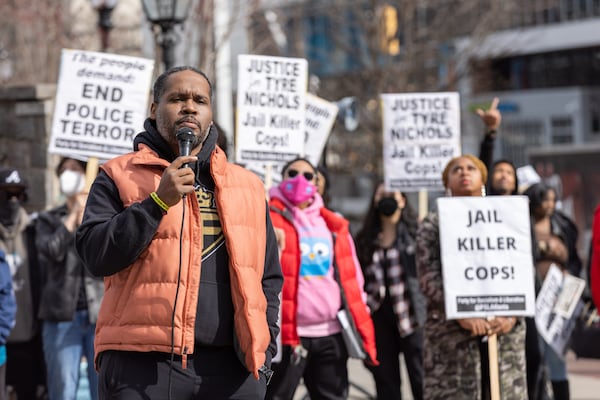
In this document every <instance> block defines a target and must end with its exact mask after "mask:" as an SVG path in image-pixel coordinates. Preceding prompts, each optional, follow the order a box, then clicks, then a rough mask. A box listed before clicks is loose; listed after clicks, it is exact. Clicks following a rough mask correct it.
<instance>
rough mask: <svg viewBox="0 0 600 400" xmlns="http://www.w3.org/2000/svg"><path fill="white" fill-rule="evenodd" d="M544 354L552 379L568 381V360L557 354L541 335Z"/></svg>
mask: <svg viewBox="0 0 600 400" xmlns="http://www.w3.org/2000/svg"><path fill="white" fill-rule="evenodd" d="M540 346H541V348H542V355H543V357H544V362H545V364H546V367H548V373H549V375H550V380H551V381H566V380H568V379H569V376H568V372H567V363H566V361H565V360H564V359H563V358H562V357H561V356H559V355H558V354H556V352H555V351H554V350H553V349H552V347H551V346H550V345H549V344H548V343H546V341H545V340H544V339H543V338H542V337H541V336H540Z"/></svg>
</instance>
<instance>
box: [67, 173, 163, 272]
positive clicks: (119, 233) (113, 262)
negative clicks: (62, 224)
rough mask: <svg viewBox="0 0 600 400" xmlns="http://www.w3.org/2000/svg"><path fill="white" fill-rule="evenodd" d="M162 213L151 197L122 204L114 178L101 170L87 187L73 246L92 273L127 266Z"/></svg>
mask: <svg viewBox="0 0 600 400" xmlns="http://www.w3.org/2000/svg"><path fill="white" fill-rule="evenodd" d="M162 217H163V213H162V211H161V209H160V207H159V206H158V205H157V204H156V203H155V202H154V200H152V199H151V198H150V197H148V198H147V199H145V200H143V201H141V202H139V203H135V204H132V205H131V206H129V207H127V208H125V207H124V206H123V203H122V202H121V198H120V197H119V191H118V188H117V187H116V185H115V183H114V182H113V180H112V179H111V178H110V177H109V176H108V175H107V174H106V173H105V172H104V171H101V172H100V174H98V176H97V177H96V180H95V181H94V184H93V185H92V188H91V190H90V194H89V196H88V200H87V204H86V206H85V213H84V216H83V222H82V224H81V226H80V227H79V228H78V229H77V232H76V234H75V247H76V249H77V253H78V254H79V257H80V258H81V259H82V260H83V262H84V264H85V265H86V268H87V269H88V270H89V271H90V273H91V274H92V275H94V276H109V275H112V274H114V273H116V272H119V271H121V270H123V269H125V268H127V267H128V266H129V265H130V264H131V263H132V262H133V261H135V259H137V258H138V256H139V255H140V254H141V253H142V251H144V249H145V248H146V247H147V246H148V245H149V244H150V242H151V241H152V237H153V236H154V234H155V233H156V230H157V229H158V225H159V224H160V221H161V219H162Z"/></svg>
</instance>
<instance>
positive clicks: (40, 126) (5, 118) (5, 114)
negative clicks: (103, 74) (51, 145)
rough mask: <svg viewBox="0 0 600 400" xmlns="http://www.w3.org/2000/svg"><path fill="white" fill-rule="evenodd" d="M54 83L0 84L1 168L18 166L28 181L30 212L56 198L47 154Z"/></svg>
mask: <svg viewBox="0 0 600 400" xmlns="http://www.w3.org/2000/svg"><path fill="white" fill-rule="evenodd" d="M55 93H56V85H52V84H38V85H33V86H3V87H0V167H2V168H6V167H12V168H17V169H18V170H19V172H21V174H22V175H23V176H24V177H25V178H26V179H27V181H28V183H29V188H28V194H29V201H28V203H27V204H26V207H27V210H28V211H29V212H34V211H40V210H43V209H46V208H47V207H49V206H52V205H53V204H54V203H55V201H57V200H58V199H57V196H58V189H57V187H58V182H57V179H56V177H55V174H54V168H55V166H56V164H57V162H58V160H59V159H60V157H59V156H56V155H50V154H48V151H47V150H48V142H49V139H50V130H51V124H52V113H53V108H54V96H55Z"/></svg>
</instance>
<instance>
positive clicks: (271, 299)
mask: <svg viewBox="0 0 600 400" xmlns="http://www.w3.org/2000/svg"><path fill="white" fill-rule="evenodd" d="M266 207H267V220H266V223H267V248H266V252H265V268H264V273H263V278H262V287H263V292H264V294H265V297H266V298H267V322H268V324H269V331H270V332H271V343H270V344H269V348H268V350H267V361H266V364H267V367H270V366H271V359H272V358H273V357H274V356H275V354H276V353H277V343H276V338H277V335H278V334H279V322H278V319H279V302H280V301H279V294H280V293H281V287H282V286H283V274H282V272H281V264H280V263H279V251H278V249H277V239H276V238H275V231H274V230H273V225H272V223H271V217H270V215H269V205H268V204H267V205H266Z"/></svg>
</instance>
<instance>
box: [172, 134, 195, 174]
mask: <svg viewBox="0 0 600 400" xmlns="http://www.w3.org/2000/svg"><path fill="white" fill-rule="evenodd" d="M175 137H176V138H177V142H179V155H180V156H189V155H190V151H192V143H193V142H194V138H195V136H194V131H193V130H192V128H188V127H187V126H184V127H183V128H180V129H179V130H177V134H176V135H175ZM187 167H189V165H188V163H185V164H183V165H182V166H181V168H187Z"/></svg>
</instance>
